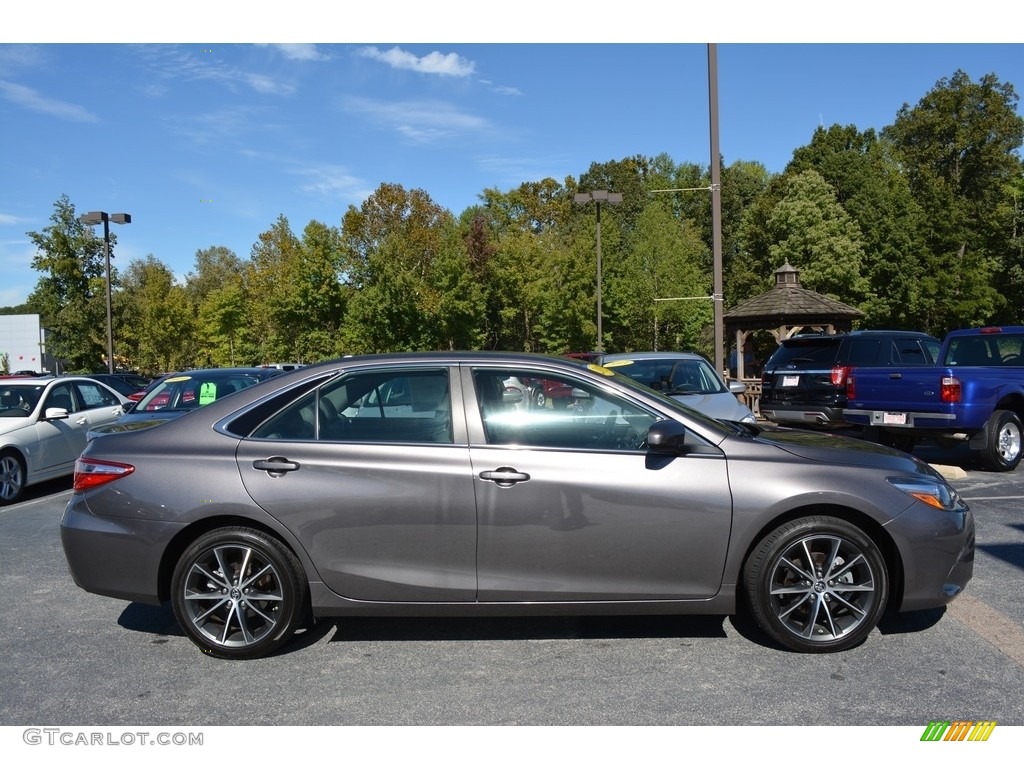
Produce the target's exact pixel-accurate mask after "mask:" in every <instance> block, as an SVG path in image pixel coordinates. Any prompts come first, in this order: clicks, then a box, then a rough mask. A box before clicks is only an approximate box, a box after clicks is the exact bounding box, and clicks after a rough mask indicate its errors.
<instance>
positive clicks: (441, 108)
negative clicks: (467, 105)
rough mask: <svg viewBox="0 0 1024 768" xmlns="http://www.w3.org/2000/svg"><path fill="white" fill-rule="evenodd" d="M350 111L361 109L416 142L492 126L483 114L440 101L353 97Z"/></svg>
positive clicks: (426, 141)
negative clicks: (464, 110) (467, 111)
mask: <svg viewBox="0 0 1024 768" xmlns="http://www.w3.org/2000/svg"><path fill="white" fill-rule="evenodd" d="M348 108H349V110H350V111H353V112H358V113H360V114H362V115H364V116H366V117H368V118H370V119H371V120H374V121H375V122H378V123H381V124H383V125H386V126H388V127H390V128H391V129H392V130H395V131H397V132H398V133H400V134H402V135H403V136H405V137H406V138H408V139H411V140H412V141H415V142H417V143H428V142H431V141H436V140H438V139H442V138H447V137H450V136H456V135H465V134H467V133H480V132H482V131H485V130H488V129H489V128H490V123H489V122H488V121H487V120H486V119H485V118H483V117H479V116H478V115H471V114H468V113H466V112H463V111H461V110H459V109H458V108H456V107H454V106H452V105H451V104H447V103H445V102H439V101H419V102H412V101H402V102H390V103H389V102H382V101H373V100H371V99H352V100H350V101H349V102H348Z"/></svg>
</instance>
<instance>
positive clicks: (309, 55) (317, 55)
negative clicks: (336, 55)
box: [273, 43, 331, 61]
mask: <svg viewBox="0 0 1024 768" xmlns="http://www.w3.org/2000/svg"><path fill="white" fill-rule="evenodd" d="M273 47H274V48H276V49H277V50H278V51H280V52H281V53H282V54H283V55H284V56H285V57H286V58H289V59H295V60H296V61H327V60H328V59H330V58H331V57H330V56H328V55H327V54H326V53H321V52H320V51H319V50H317V47H316V45H314V44H312V43H284V44H276V45H274V46H273Z"/></svg>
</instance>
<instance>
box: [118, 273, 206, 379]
mask: <svg viewBox="0 0 1024 768" xmlns="http://www.w3.org/2000/svg"><path fill="white" fill-rule="evenodd" d="M118 303H119V304H121V306H122V316H123V317H124V318H125V321H126V322H125V323H124V325H123V326H122V328H121V334H120V337H119V342H120V343H119V346H118V347H116V350H115V354H116V355H117V357H118V358H119V362H121V363H122V364H123V365H124V366H126V367H128V368H132V369H136V370H140V371H146V372H149V373H159V372H161V371H173V370H179V369H181V368H188V367H191V366H192V365H194V364H195V348H194V345H193V343H192V341H193V339H194V338H195V325H194V319H193V314H192V307H191V305H190V303H189V302H188V299H187V296H186V291H185V289H184V288H183V287H182V286H180V285H178V284H177V283H176V282H175V279H174V273H173V272H172V271H171V269H170V267H168V266H167V265H166V264H164V263H163V262H161V261H159V260H158V259H157V258H155V257H154V256H152V255H149V256H147V257H146V258H145V259H141V260H140V259H134V260H132V261H131V262H129V263H128V266H127V268H126V269H125V271H124V275H123V278H122V286H121V290H120V291H119V292H118Z"/></svg>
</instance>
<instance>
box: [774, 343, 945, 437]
mask: <svg viewBox="0 0 1024 768" xmlns="http://www.w3.org/2000/svg"><path fill="white" fill-rule="evenodd" d="M939 346H940V342H939V340H938V339H936V338H934V337H932V336H929V335H928V334H926V333H917V332H915V331H852V332H851V333H837V334H829V335H824V334H813V335H800V336H793V337H792V338H789V339H785V340H784V341H783V342H782V344H781V345H780V346H779V348H778V349H777V350H775V352H774V353H773V354H772V356H771V357H770V358H769V359H768V362H767V363H766V364H765V367H764V372H763V373H762V374H761V402H760V409H761V415H762V416H763V417H764V418H766V419H768V420H769V421H774V422H775V423H776V424H789V425H795V426H802V427H808V426H816V427H837V426H843V425H845V424H846V422H845V421H844V420H843V408H845V407H846V380H847V379H848V378H849V376H850V371H852V370H853V369H854V368H856V367H857V366H858V365H863V366H874V367H885V366H909V365H935V362H936V359H937V358H938V353H939Z"/></svg>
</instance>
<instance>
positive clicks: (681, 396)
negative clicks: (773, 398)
mask: <svg viewBox="0 0 1024 768" xmlns="http://www.w3.org/2000/svg"><path fill="white" fill-rule="evenodd" d="M601 365H603V366H605V367H606V368H612V369H614V370H616V371H618V372H619V373H624V374H625V375H626V376H629V377H630V378H631V379H635V380H637V381H639V382H640V383H641V384H646V385H647V386H648V387H650V388H651V389H656V390H658V391H659V392H661V393H662V394H664V395H668V396H669V397H671V398H673V399H674V400H678V401H679V402H681V403H683V404H684V405H688V406H690V407H691V408H693V409H694V410H695V411H700V412H701V413H703V414H705V415H707V416H710V417H711V418H713V419H721V420H723V421H740V422H746V423H748V424H753V423H754V422H756V421H757V418H756V417H755V416H754V414H753V412H752V411H751V410H750V409H749V408H748V407H747V406H745V405H744V404H743V403H741V402H740V401H739V399H738V397H737V396H738V395H742V394H743V393H744V392H745V391H746V389H747V385H746V384H744V383H743V382H741V381H734V382H732V383H730V384H726V383H725V381H723V380H722V377H721V376H719V375H718V374H717V373H715V369H714V366H712V365H711V364H710V363H709V362H708V361H707V360H705V359H704V358H703V357H702V356H701V355H698V354H696V353H695V352H632V353H628V354H626V353H623V354H616V355H605V356H604V357H602V358H601Z"/></svg>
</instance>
